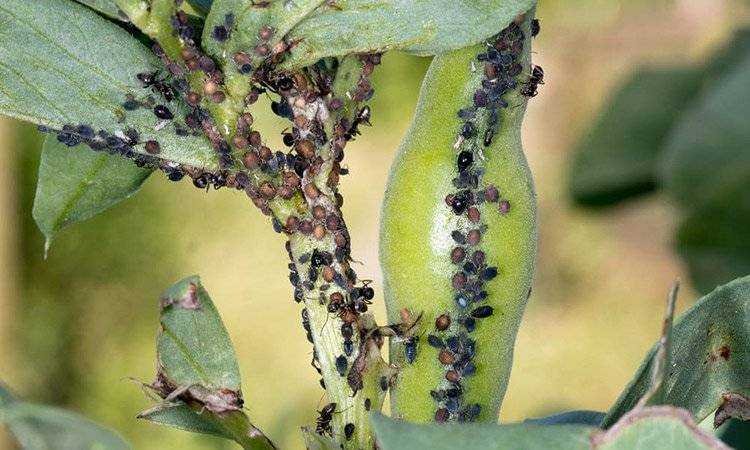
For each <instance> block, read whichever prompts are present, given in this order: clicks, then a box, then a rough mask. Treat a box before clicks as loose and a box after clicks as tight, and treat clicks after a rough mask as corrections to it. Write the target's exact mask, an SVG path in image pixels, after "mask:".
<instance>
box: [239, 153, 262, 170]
mask: <svg viewBox="0 0 750 450" xmlns="http://www.w3.org/2000/svg"><path fill="white" fill-rule="evenodd" d="M242 163H243V164H244V165H245V167H246V168H248V169H251V170H252V169H255V168H256V167H258V165H260V157H259V156H258V155H257V154H256V153H255V152H247V153H245V155H244V156H243V157H242Z"/></svg>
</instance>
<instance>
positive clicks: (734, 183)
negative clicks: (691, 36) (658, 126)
mask: <svg viewBox="0 0 750 450" xmlns="http://www.w3.org/2000/svg"><path fill="white" fill-rule="evenodd" d="M748 86H750V50H748V51H747V52H746V53H745V55H744V58H743V59H742V61H741V62H740V63H739V64H738V65H736V66H735V67H733V68H732V70H730V71H728V72H727V73H726V74H725V75H724V76H722V77H721V78H720V79H719V80H717V81H716V82H715V83H713V84H712V85H711V88H710V89H707V90H706V91H705V94H704V95H703V96H702V98H701V99H700V100H699V101H698V102H697V103H696V105H695V107H694V108H692V109H691V110H690V111H689V112H687V113H686V114H685V115H684V116H683V117H682V119H681V120H680V122H679V123H678V124H677V125H676V126H675V129H674V131H673V132H672V134H671V136H670V138H669V141H668V142H667V144H666V147H665V151H664V157H663V161H662V167H661V169H662V170H661V173H662V177H663V179H664V184H665V187H666V190H667V192H668V193H669V195H670V196H671V197H672V198H673V199H674V200H675V201H677V203H679V204H680V205H681V206H682V207H683V208H685V209H686V210H688V211H696V210H698V209H700V208H701V207H706V206H710V205H711V204H712V203H714V202H716V201H718V200H719V199H721V198H722V197H723V196H725V195H726V193H727V192H736V191H737V189H739V188H740V187H746V186H748V185H749V184H750V152H749V151H747V145H748V142H750V127H748V126H747V118H748V117H750V89H748ZM744 198H745V199H750V191H748V190H747V189H745V197H744ZM743 201H745V200H743ZM747 201H750V200H747Z"/></svg>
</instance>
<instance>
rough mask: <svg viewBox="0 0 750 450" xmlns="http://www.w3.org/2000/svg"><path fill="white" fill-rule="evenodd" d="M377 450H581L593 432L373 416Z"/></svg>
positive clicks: (578, 428) (582, 427)
mask: <svg viewBox="0 0 750 450" xmlns="http://www.w3.org/2000/svg"><path fill="white" fill-rule="evenodd" d="M372 422H373V426H374V428H375V437H376V438H377V441H378V445H379V448H380V449H381V450H411V449H415V448H429V449H434V450H453V449H456V448H460V449H462V450H480V449H481V450H501V449H509V448H512V449H515V450H532V449H540V448H544V449H549V450H584V449H589V448H590V447H589V435H590V434H591V433H593V432H594V431H595V430H596V428H593V427H589V426H585V425H536V424H510V425H495V424H477V423H464V424H414V423H409V422H403V421H399V420H394V419H391V418H389V417H386V416H383V415H380V414H373V415H372Z"/></svg>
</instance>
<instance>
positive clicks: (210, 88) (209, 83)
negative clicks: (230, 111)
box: [203, 80, 219, 96]
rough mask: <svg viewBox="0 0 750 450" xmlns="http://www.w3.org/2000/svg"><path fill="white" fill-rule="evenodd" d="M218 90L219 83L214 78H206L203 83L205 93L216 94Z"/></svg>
mask: <svg viewBox="0 0 750 450" xmlns="http://www.w3.org/2000/svg"><path fill="white" fill-rule="evenodd" d="M218 90H219V85H218V84H217V83H216V82H214V81H213V80H206V82H205V83H203V93H204V94H205V95H208V96H211V95H214V94H215V93H216V91H218Z"/></svg>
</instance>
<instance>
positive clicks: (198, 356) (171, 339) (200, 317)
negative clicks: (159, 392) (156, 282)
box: [157, 276, 241, 393]
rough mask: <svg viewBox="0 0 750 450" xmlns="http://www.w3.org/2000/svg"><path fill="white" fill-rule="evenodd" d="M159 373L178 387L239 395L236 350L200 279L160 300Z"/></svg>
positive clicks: (178, 285) (190, 279) (180, 285)
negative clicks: (199, 388) (193, 387)
mask: <svg viewBox="0 0 750 450" xmlns="http://www.w3.org/2000/svg"><path fill="white" fill-rule="evenodd" d="M160 302H161V307H162V310H161V319H160V322H161V333H160V334H159V338H158V340H157V357H158V359H159V369H160V372H161V374H162V375H164V376H165V377H166V378H167V380H169V382H170V383H172V384H173V385H174V386H176V387H183V386H201V387H203V388H205V389H209V390H212V391H217V390H222V389H225V390H230V391H233V392H236V393H239V391H240V382H241V381H240V369H239V366H238V365H237V357H236V355H235V353H234V347H233V346H232V342H231V341H230V340H229V334H228V333H227V330H226V328H224V324H223V323H222V321H221V318H220V317H219V313H218V311H217V310H216V307H215V306H214V304H213V302H212V301H211V298H210V297H209V295H208V292H206V290H205V289H204V288H203V285H202V284H201V281H200V278H199V277H198V276H191V277H188V278H185V279H183V280H181V281H178V282H177V283H175V284H174V285H173V286H172V287H171V288H169V289H168V290H167V291H166V292H164V294H162V296H161V300H160Z"/></svg>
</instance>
